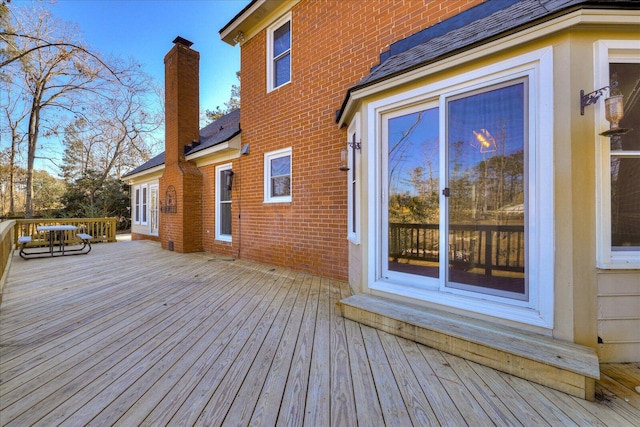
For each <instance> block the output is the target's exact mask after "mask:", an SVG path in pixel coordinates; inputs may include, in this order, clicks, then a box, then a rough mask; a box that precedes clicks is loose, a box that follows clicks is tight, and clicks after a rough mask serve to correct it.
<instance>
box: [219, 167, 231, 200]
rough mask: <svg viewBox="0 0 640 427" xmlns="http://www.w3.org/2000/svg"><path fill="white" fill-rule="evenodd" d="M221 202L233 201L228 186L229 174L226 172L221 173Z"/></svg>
mask: <svg viewBox="0 0 640 427" xmlns="http://www.w3.org/2000/svg"><path fill="white" fill-rule="evenodd" d="M218 187H219V189H220V201H221V202H224V201H228V200H231V189H230V188H229V187H228V186H227V174H226V171H220V185H219V186H218Z"/></svg>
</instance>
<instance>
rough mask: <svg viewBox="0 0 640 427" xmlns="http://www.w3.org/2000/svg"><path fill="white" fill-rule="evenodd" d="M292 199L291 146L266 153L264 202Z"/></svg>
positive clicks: (288, 200)
mask: <svg viewBox="0 0 640 427" xmlns="http://www.w3.org/2000/svg"><path fill="white" fill-rule="evenodd" d="M290 201H291V148H285V149H282V150H277V151H271V152H269V153H265V155H264V202H265V203H278V202H290Z"/></svg>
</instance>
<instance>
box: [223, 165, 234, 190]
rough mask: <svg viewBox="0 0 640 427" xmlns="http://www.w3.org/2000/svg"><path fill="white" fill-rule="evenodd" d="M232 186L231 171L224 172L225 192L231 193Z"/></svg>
mask: <svg viewBox="0 0 640 427" xmlns="http://www.w3.org/2000/svg"><path fill="white" fill-rule="evenodd" d="M232 184H233V171H232V170H231V169H228V170H226V171H224V186H225V188H226V189H227V191H231V185H232Z"/></svg>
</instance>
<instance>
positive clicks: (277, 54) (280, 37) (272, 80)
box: [267, 14, 291, 92]
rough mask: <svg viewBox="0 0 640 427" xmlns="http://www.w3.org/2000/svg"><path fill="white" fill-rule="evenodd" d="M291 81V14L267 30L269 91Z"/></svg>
mask: <svg viewBox="0 0 640 427" xmlns="http://www.w3.org/2000/svg"><path fill="white" fill-rule="evenodd" d="M290 81H291V14H287V15H285V16H283V17H282V18H280V19H279V20H278V21H276V22H275V23H274V24H273V25H271V26H270V27H269V29H268V30H267V92H270V91H272V90H274V89H277V88H279V87H280V86H282V85H284V84H286V83H289V82H290Z"/></svg>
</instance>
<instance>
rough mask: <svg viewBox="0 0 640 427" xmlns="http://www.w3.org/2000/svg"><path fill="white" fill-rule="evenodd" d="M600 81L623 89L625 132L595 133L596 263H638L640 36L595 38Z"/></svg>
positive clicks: (604, 125) (601, 125) (600, 113)
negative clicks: (632, 39) (631, 39)
mask: <svg viewBox="0 0 640 427" xmlns="http://www.w3.org/2000/svg"><path fill="white" fill-rule="evenodd" d="M596 55H597V57H596V82H595V83H596V86H597V87H603V86H615V89H613V90H615V91H618V92H619V93H620V94H622V95H623V100H624V117H623V118H622V120H621V121H620V124H619V126H620V127H621V128H629V129H631V131H629V132H628V133H626V134H624V135H616V136H612V137H611V138H606V137H603V136H600V135H597V137H596V144H598V145H597V149H596V152H597V153H598V157H599V159H598V170H597V171H596V175H597V185H598V199H599V200H598V203H597V209H598V211H597V216H598V218H597V227H598V228H597V236H598V267H600V268H623V269H628V268H640V172H639V171H640V129H638V126H637V125H636V123H639V122H640V104H638V102H637V100H638V94H639V93H640V81H638V76H639V75H640V49H638V44H637V42H629V41H615V40H608V41H601V42H598V43H597V44H596ZM597 107H598V108H597V109H594V114H596V120H597V121H596V132H597V133H598V134H599V133H601V132H602V131H603V130H606V129H608V128H609V123H608V122H607V121H606V119H605V114H604V100H602V101H600V102H598V103H597Z"/></svg>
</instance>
